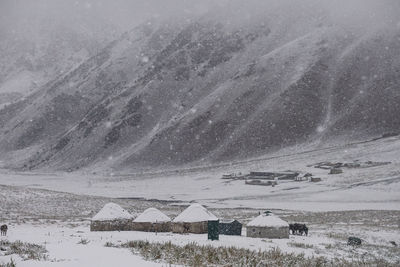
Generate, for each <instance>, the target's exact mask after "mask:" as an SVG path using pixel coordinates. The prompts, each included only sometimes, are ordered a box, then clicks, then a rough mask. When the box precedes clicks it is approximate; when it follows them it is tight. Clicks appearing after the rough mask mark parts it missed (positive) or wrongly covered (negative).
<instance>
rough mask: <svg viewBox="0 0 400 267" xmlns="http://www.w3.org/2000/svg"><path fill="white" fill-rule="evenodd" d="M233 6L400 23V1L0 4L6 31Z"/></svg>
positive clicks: (122, 22)
mask: <svg viewBox="0 0 400 267" xmlns="http://www.w3.org/2000/svg"><path fill="white" fill-rule="evenodd" d="M229 2H235V5H233V6H234V8H236V9H238V10H239V11H240V10H242V9H243V10H247V13H250V15H251V14H252V12H253V11H254V12H257V11H259V10H268V9H269V10H274V8H276V7H277V6H280V5H281V6H285V5H286V6H290V7H291V8H292V9H294V10H296V8H297V7H299V8H298V10H299V12H302V11H301V10H303V11H304V10H305V9H308V10H313V9H315V10H318V9H324V10H325V11H326V12H330V14H331V15H332V18H333V20H335V21H337V22H338V23H348V24H359V25H363V24H365V25H369V24H371V23H379V22H380V21H383V20H391V22H392V23H399V22H400V19H399V16H400V1H399V0H0V29H1V27H12V26H13V25H14V24H16V23H18V22H19V21H21V20H27V21H28V23H29V21H30V20H32V18H33V17H35V18H48V19H49V20H50V21H51V20H55V21H65V22H67V23H70V24H71V23H72V24H73V23H81V22H91V23H98V22H99V21H102V22H106V23H110V24H112V25H116V26H118V27H119V28H120V30H121V31H125V30H128V29H130V28H132V27H134V26H135V25H137V24H138V23H140V22H142V21H144V20H145V19H148V18H150V17H161V18H163V17H168V16H177V15H179V14H185V15H186V16H192V15H193V16H194V15H196V14H202V13H205V12H207V11H209V10H213V9H215V8H216V6H224V5H226V3H229ZM251 7H252V8H251ZM221 10H223V9H221ZM249 10H250V11H249ZM277 10H280V11H279V12H284V11H282V9H277ZM283 10H284V9H283ZM266 13H268V12H266ZM238 14H240V12H239V13H238ZM247 15H249V14H247ZM300 15H301V14H300ZM305 16H307V14H305ZM237 17H239V16H237ZM235 19H237V18H232V20H235Z"/></svg>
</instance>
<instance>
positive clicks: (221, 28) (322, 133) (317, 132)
mask: <svg viewBox="0 0 400 267" xmlns="http://www.w3.org/2000/svg"><path fill="white" fill-rule="evenodd" d="M287 2H288V3H289V2H290V1H287ZM285 3H286V2H285ZM286 4H287V3H286ZM283 8H284V11H285V12H281V10H282V9H283ZM236 10H237V9H234V8H232V10H230V11H226V10H224V12H225V13H219V12H218V11H216V12H215V14H214V13H210V14H208V15H206V16H203V17H201V18H197V19H193V20H187V19H185V20H183V19H182V20H179V19H177V20H174V21H172V20H171V21H169V22H168V23H165V22H156V21H153V22H149V23H147V24H144V25H141V26H140V27H137V28H136V29H134V30H132V31H130V32H128V33H126V34H125V35H123V36H121V37H120V38H119V39H117V40H115V41H114V42H112V43H110V44H109V45H108V46H107V47H106V48H105V49H104V50H102V51H101V52H100V53H99V54H97V55H96V56H94V57H92V58H90V59H89V60H87V61H86V62H84V63H83V64H81V65H80V66H79V67H78V68H76V69H75V70H73V71H71V72H69V73H67V74H65V75H63V76H62V77H61V78H59V79H56V80H55V81H54V82H52V83H49V84H47V85H46V86H43V87H42V89H40V90H39V91H38V92H37V93H35V94H33V95H31V96H30V97H28V98H27V99H26V100H24V101H20V102H18V103H15V104H14V105H11V106H9V107H7V108H4V109H2V110H0V125H1V126H2V127H1V128H2V129H1V137H0V150H1V151H4V152H6V153H7V154H6V155H9V157H8V160H9V162H11V163H12V164H10V165H11V166H14V167H18V168H20V167H24V168H44V167H46V168H61V169H76V168H81V167H84V166H93V165H96V164H97V165H98V166H112V167H119V168H121V167H123V168H134V167H143V166H160V165H182V164H187V163H193V162H197V163H198V162H203V161H206V162H207V161H222V160H224V161H229V160H233V159H239V158H248V157H254V156H258V155H261V154H264V153H268V152H271V151H274V150H278V149H280V148H283V147H289V146H292V145H296V144H303V143H312V142H314V143H316V144H321V143H322V144H323V143H326V142H346V141H350V140H355V139H364V138H369V137H375V136H378V135H381V134H383V133H387V132H398V131H400V121H399V120H400V119H399V117H398V116H396V115H395V114H399V112H400V99H399V94H400V90H399V89H400V88H399V84H400V81H399V79H400V75H399V73H400V58H399V57H400V56H399V55H400V42H399V38H400V29H399V27H397V25H395V24H392V23H381V24H379V25H375V26H373V27H372V26H371V27H369V28H368V29H360V28H357V27H348V26H347V25H343V24H340V23H335V21H334V20H333V19H332V18H330V16H329V12H327V11H326V10H324V9H321V10H318V9H317V10H318V11H316V10H310V9H309V8H304V10H298V9H296V8H294V7H293V8H290V5H277V6H276V7H275V9H272V10H269V9H260V10H258V11H257V12H255V11H254V10H251V14H252V16H251V17H246V16H243V17H242V18H238V19H235V20H234V21H233V20H231V18H232V17H238V16H237V14H235V12H237V11H236ZM277 10H279V12H278V11H277ZM221 14H223V15H221ZM277 14H278V15H277ZM398 14H400V13H398Z"/></svg>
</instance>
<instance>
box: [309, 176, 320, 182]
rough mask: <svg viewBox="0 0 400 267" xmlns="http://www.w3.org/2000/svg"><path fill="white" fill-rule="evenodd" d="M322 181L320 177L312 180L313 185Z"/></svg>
mask: <svg viewBox="0 0 400 267" xmlns="http://www.w3.org/2000/svg"><path fill="white" fill-rule="evenodd" d="M321 181H322V179H321V178H319V177H311V178H310V182H313V183H318V182H321Z"/></svg>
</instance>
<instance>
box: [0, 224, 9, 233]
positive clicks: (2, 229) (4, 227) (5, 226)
mask: <svg viewBox="0 0 400 267" xmlns="http://www.w3.org/2000/svg"><path fill="white" fill-rule="evenodd" d="M7 230H8V227H7V225H6V224H3V225H2V226H1V227H0V231H1V235H2V236H6V235H7Z"/></svg>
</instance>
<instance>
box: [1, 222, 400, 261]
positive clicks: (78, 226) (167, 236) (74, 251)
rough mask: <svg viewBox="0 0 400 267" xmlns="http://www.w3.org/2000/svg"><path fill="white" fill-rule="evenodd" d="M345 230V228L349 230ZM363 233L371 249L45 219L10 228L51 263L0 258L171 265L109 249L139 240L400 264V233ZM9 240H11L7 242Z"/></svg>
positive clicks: (330, 235)
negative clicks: (108, 228)
mask: <svg viewBox="0 0 400 267" xmlns="http://www.w3.org/2000/svg"><path fill="white" fill-rule="evenodd" d="M342 229H345V226H343V228H342ZM353 233H354V232H353ZM343 234H344V235H345V234H348V231H344V232H343ZM357 234H361V237H363V240H367V241H364V242H368V245H364V246H362V247H360V248H352V247H348V246H347V245H346V240H345V239H341V237H340V234H338V233H335V232H334V231H333V232H326V231H325V230H321V229H312V231H311V233H310V236H308V237H305V236H290V239H260V238H247V237H244V236H241V237H240V236H223V235H222V236H220V240H219V241H209V240H207V235H205V234H203V235H196V234H189V235H180V234H172V233H157V234H155V233H146V232H134V231H132V232H90V231H89V225H88V222H75V223H72V222H69V223H66V222H62V221H52V222H48V221H44V220H43V221H41V220H39V221H36V222H27V223H23V224H17V223H12V224H10V231H9V232H8V237H7V239H8V240H9V241H16V240H22V241H24V242H30V243H35V244H39V245H43V246H45V247H46V249H47V250H48V253H47V259H46V260H41V261H36V260H27V261H23V260H22V259H21V258H20V257H18V256H17V255H12V256H0V263H1V262H8V261H9V260H10V259H11V258H13V259H14V260H15V261H16V262H17V266H163V265H164V266H166V264H165V263H164V264H163V263H162V262H159V263H154V262H146V261H144V260H143V259H142V258H141V257H140V255H135V254H133V253H132V252H131V251H129V250H128V249H122V248H120V249H119V248H113V247H106V246H105V244H106V243H107V242H108V243H112V244H115V245H118V244H122V243H125V242H128V241H133V240H144V241H150V242H161V243H164V242H169V241H171V242H172V243H173V244H176V245H186V244H189V243H191V242H196V243H197V244H199V245H212V246H216V247H218V246H234V247H238V248H249V249H252V250H259V249H261V250H268V249H272V248H276V247H277V248H279V249H281V250H282V251H285V252H294V253H297V254H299V253H304V254H305V256H325V257H328V258H333V257H346V258H362V257H365V255H364V254H365V253H368V255H369V256H371V255H373V256H376V257H386V258H387V259H389V260H391V261H396V260H397V261H399V260H400V257H399V254H396V253H398V249H397V250H394V251H393V250H392V248H391V247H390V244H388V242H387V241H385V240H387V238H390V240H396V241H397V242H399V241H400V233H399V231H397V232H395V231H392V230H387V229H383V230H382V231H380V232H379V233H378V232H373V233H372V234H370V235H369V237H368V238H365V239H364V236H365V235H366V233H362V231H361V230H360V231H358V233H357ZM3 239H5V237H2V240H3ZM82 241H83V242H82ZM82 243H83V244H82ZM363 255H364V256H363Z"/></svg>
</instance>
